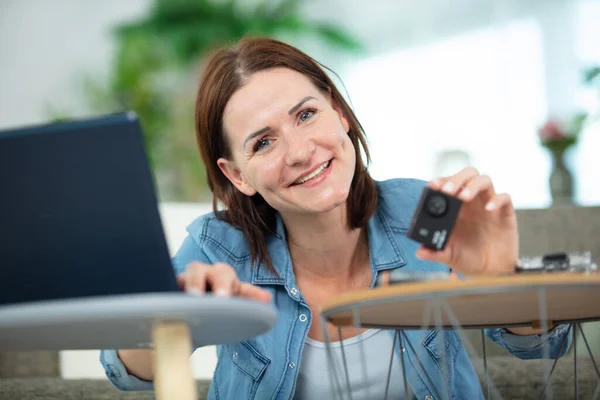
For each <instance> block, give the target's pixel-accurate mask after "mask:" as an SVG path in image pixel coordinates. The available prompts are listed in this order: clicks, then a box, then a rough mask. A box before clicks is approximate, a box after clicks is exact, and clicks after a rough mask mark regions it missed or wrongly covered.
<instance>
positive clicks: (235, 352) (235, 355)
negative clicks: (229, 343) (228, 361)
mask: <svg viewBox="0 0 600 400" xmlns="http://www.w3.org/2000/svg"><path fill="white" fill-rule="evenodd" d="M232 356H233V359H234V360H237V351H234V352H233V355H232Z"/></svg>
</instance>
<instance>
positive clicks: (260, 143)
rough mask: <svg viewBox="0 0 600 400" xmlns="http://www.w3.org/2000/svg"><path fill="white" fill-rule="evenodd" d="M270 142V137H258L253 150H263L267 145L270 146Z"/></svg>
mask: <svg viewBox="0 0 600 400" xmlns="http://www.w3.org/2000/svg"><path fill="white" fill-rule="evenodd" d="M269 144H271V140H270V139H267V138H262V139H258V140H257V141H256V143H255V144H254V147H252V150H253V151H254V152H255V153H256V152H257V151H261V150H264V149H265V148H267V146H269Z"/></svg>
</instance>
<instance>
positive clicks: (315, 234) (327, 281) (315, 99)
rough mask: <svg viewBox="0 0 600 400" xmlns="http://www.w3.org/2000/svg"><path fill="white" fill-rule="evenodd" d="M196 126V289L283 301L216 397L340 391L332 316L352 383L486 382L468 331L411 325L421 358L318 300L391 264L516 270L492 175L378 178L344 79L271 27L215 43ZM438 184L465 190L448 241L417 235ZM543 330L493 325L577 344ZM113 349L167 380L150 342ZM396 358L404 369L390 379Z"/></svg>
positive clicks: (147, 375) (183, 281)
mask: <svg viewBox="0 0 600 400" xmlns="http://www.w3.org/2000/svg"><path fill="white" fill-rule="evenodd" d="M196 137H197V141H198V147H199V150H200V154H201V156H202V160H203V161H204V163H205V166H206V170H207V175H208V183H209V186H210V189H211V190H212V192H213V195H214V197H213V208H214V212H213V213H210V214H207V215H204V216H200V217H199V218H197V219H196V220H195V221H193V222H192V223H191V225H190V226H189V227H188V232H189V236H188V237H187V238H186V239H185V241H184V242H183V244H182V246H181V248H180V249H179V251H178V252H177V254H176V255H175V257H174V258H173V264H174V268H175V270H176V272H177V273H178V274H179V275H178V277H179V279H178V281H179V284H180V286H181V287H182V288H184V289H185V290H186V291H188V292H189V293H193V294H203V293H205V291H206V289H207V288H208V287H210V289H211V291H212V292H213V293H214V294H215V295H220V296H241V297H246V298H248V299H252V300H256V301H262V302H270V303H271V304H272V305H273V306H274V307H276V308H277V310H278V315H279V317H278V321H277V323H276V325H275V326H274V327H273V329H272V330H271V331H269V332H268V333H266V334H264V335H261V336H259V337H257V338H255V339H253V340H249V341H244V342H242V343H231V344H227V345H219V346H217V348H218V351H217V354H218V364H217V367H216V370H215V375H214V379H213V381H212V384H211V388H210V392H209V398H210V399H217V398H220V399H242V398H243V399H266V398H269V399H271V398H286V399H290V398H294V399H298V400H303V399H313V398H317V399H320V398H330V396H331V393H332V392H331V391H332V389H333V388H332V386H331V383H332V382H331V381H330V380H329V379H327V377H328V376H329V372H330V371H329V370H328V365H327V364H326V363H325V362H323V360H324V359H325V351H326V350H325V346H324V345H323V342H324V339H325V332H326V333H327V334H328V335H329V337H332V338H337V340H335V339H334V342H336V343H338V344H339V348H342V346H343V348H345V349H347V351H346V353H347V357H348V360H355V361H356V362H350V363H348V367H349V368H348V370H347V372H346V373H347V374H348V376H349V377H350V379H348V383H349V386H348V388H347V389H348V390H349V391H350V392H351V398H354V399H363V398H369V399H377V398H383V397H384V395H385V394H387V396H388V397H389V398H395V399H397V398H407V397H405V393H408V392H412V393H413V394H414V395H416V396H417V398H432V397H431V393H438V392H439V389H440V388H445V392H444V396H442V397H444V398H446V397H448V398H460V399H475V398H481V397H482V391H481V387H480V384H479V380H478V378H477V375H476V374H475V372H474V370H473V367H472V365H471V362H470V360H469V357H468V355H467V353H466V351H465V349H464V348H463V346H462V343H461V341H460V338H459V336H458V334H457V333H456V332H454V331H444V332H438V331H436V330H424V331H414V332H410V333H407V334H406V338H407V344H408V346H406V347H404V344H403V347H404V349H403V350H402V352H403V353H404V351H406V355H407V356H408V357H406V359H407V360H408V362H407V363H406V364H400V360H399V357H396V358H394V359H393V360H395V361H394V362H393V365H390V364H389V363H390V353H392V352H399V348H398V347H397V346H394V341H393V340H394V339H393V331H392V332H387V331H382V330H378V329H367V330H364V329H363V330H357V329H354V328H344V329H340V330H338V328H336V327H334V326H333V325H331V324H326V325H325V326H322V325H321V320H320V319H319V313H320V310H321V306H322V305H323V304H324V302H326V301H328V300H330V299H331V298H332V297H333V296H339V295H342V294H343V293H347V292H349V291H354V290H359V289H368V288H370V287H372V286H373V284H374V283H375V282H376V280H377V277H378V275H379V274H381V273H382V271H385V270H392V269H397V268H402V271H406V272H407V273H414V272H421V273H422V272H428V273H429V272H433V273H438V274H439V273H449V271H450V268H452V269H453V270H454V271H455V272H457V273H462V274H465V275H469V274H473V275H481V274H487V275H497V274H506V273H510V272H511V271H513V270H514V265H515V262H516V260H517V257H518V239H517V238H518V234H517V224H516V218H515V212H514V209H513V207H512V203H511V200H510V197H509V196H508V195H507V194H498V193H496V192H495V190H494V186H493V184H492V181H491V179H490V178H489V177H487V176H482V175H480V174H479V173H478V172H477V170H475V169H474V168H466V169H464V170H462V171H460V172H459V173H457V174H455V175H452V176H448V177H441V178H439V179H437V180H434V181H432V182H428V183H427V182H421V181H418V180H415V179H406V178H399V179H391V180H388V181H384V182H376V181H374V180H373V179H372V178H371V176H370V175H369V172H368V170H367V165H368V162H369V161H370V160H369V151H368V148H367V146H366V137H365V133H364V131H363V129H362V127H361V125H360V123H359V122H358V119H357V118H356V116H355V115H354V113H353V111H352V110H351V109H350V107H349V106H348V104H347V103H346V102H345V101H344V99H343V97H342V96H341V95H340V93H339V91H338V90H337V88H336V87H335V85H334V84H333V82H332V81H331V80H330V79H329V77H328V76H327V74H326V73H325V72H324V71H323V69H322V68H321V67H320V66H319V64H318V63H317V62H315V61H314V60H313V59H312V58H310V57H309V56H308V55H306V54H304V53H302V52H301V51H299V50H298V49H295V48H294V47H292V46H289V45H287V44H285V43H282V42H279V41H276V40H272V39H264V38H247V39H243V40H241V41H240V42H239V43H237V44H236V45H235V46H234V47H233V48H223V49H218V50H217V51H215V53H213V55H212V57H211V58H210V59H209V62H208V63H207V65H206V68H205V71H204V74H203V76H202V78H201V81H200V87H199V90H198V96H197V103H196ZM406 145H409V143H407V144H406ZM363 154H364V155H365V159H364V160H363V157H362V155H363ZM426 185H429V186H430V187H431V188H434V189H437V190H443V191H444V192H446V193H447V194H449V195H453V196H458V197H460V199H461V200H462V206H461V211H460V213H459V216H458V218H457V221H456V224H455V227H454V230H453V234H452V236H451V237H450V239H449V240H448V242H447V245H446V248H445V249H444V250H443V251H438V252H434V251H430V250H427V249H425V248H423V247H419V245H418V244H417V243H416V242H413V241H411V240H409V239H408V238H407V237H406V231H407V229H408V225H409V224H410V220H411V216H412V214H413V212H414V210H415V208H416V206H417V202H418V199H419V197H420V195H421V193H422V191H423V189H424V188H425V186H426ZM517 333H518V335H517ZM535 333H536V332H534V331H533V330H531V329H529V328H523V329H522V330H520V331H518V332H516V331H514V330H508V329H502V328H496V329H490V330H488V331H487V334H488V336H489V337H490V338H491V339H492V340H493V341H495V342H496V343H498V344H500V345H501V346H503V347H505V348H506V349H508V350H509V351H510V352H512V353H513V354H516V355H518V357H521V358H539V357H542V352H541V351H540V348H541V347H542V345H543V344H545V343H547V344H548V345H549V348H550V351H549V354H550V356H551V357H553V358H555V357H558V356H560V355H562V354H564V353H566V352H567V350H568V346H562V347H561V344H562V343H564V342H563V338H565V337H566V338H568V337H569V336H568V335H569V331H568V329H566V327H564V326H560V325H559V326H557V327H555V328H554V329H553V331H552V333H551V334H549V335H545V336H542V337H540V336H538V335H536V334H535ZM403 340H404V339H403ZM411 342H412V343H413V344H411ZM440 344H442V346H443V347H440ZM356 345H358V347H357V346H356ZM361 349H366V350H367V351H366V352H365V353H362V352H361V351H360V350H361ZM364 354H366V356H364V357H363V355H364ZM102 360H103V363H105V364H107V365H110V370H111V371H117V372H118V373H113V374H111V376H110V377H109V378H110V379H111V381H112V382H113V383H114V384H115V385H116V386H117V387H119V388H121V389H124V390H136V389H149V388H152V382H151V381H152V379H153V371H152V368H151V365H152V354H151V352H150V351H147V350H118V351H114V350H106V351H103V358H102ZM388 365H389V370H390V371H392V372H393V375H394V376H395V377H396V378H395V379H394V380H392V382H391V384H390V385H389V386H388V383H387V382H386V375H385V371H384V370H383V368H382V366H384V367H385V366H388ZM364 371H367V373H366V374H364V373H363V372H364ZM423 371H425V373H426V374H427V375H428V376H429V377H432V379H433V381H432V380H431V379H429V380H425V379H424V378H423V376H422V374H423ZM403 372H406V375H407V380H406V381H404V380H403V379H401V377H402V375H403ZM426 382H428V383H426ZM432 385H435V386H432Z"/></svg>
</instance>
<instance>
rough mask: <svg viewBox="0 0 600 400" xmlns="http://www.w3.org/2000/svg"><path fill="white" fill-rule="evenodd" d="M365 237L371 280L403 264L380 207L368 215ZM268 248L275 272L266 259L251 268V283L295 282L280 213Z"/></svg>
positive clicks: (399, 250) (404, 262)
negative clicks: (380, 272)
mask: <svg viewBox="0 0 600 400" xmlns="http://www.w3.org/2000/svg"><path fill="white" fill-rule="evenodd" d="M367 237H368V240H369V253H370V258H371V269H372V270H373V282H375V279H376V276H377V272H379V271H383V270H387V269H394V268H398V267H402V266H404V265H405V264H406V257H405V256H404V253H403V251H402V248H401V247H400V244H399V243H398V241H397V240H396V238H395V237H394V231H393V230H392V228H391V227H390V225H389V224H388V222H387V219H386V218H385V215H384V214H383V213H382V212H381V210H380V209H378V210H377V211H376V212H375V213H374V214H373V216H371V218H370V219H369V221H368V223H367ZM267 249H268V251H269V254H270V255H271V261H272V262H273V266H274V269H275V272H273V271H272V270H271V269H270V268H269V267H268V266H267V264H266V263H264V262H261V263H259V264H258V265H255V266H254V268H253V273H252V283H253V284H255V285H286V286H289V287H292V286H294V285H295V281H294V273H293V270H292V259H291V256H290V252H289V249H288V246H287V240H286V234H285V226H284V224H283V219H282V218H281V216H280V215H279V213H277V214H276V224H275V234H272V235H269V236H268V237H267Z"/></svg>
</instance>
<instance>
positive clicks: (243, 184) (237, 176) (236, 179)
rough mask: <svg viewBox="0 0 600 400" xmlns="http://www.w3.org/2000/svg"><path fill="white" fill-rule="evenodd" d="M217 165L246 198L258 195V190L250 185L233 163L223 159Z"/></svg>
mask: <svg viewBox="0 0 600 400" xmlns="http://www.w3.org/2000/svg"><path fill="white" fill-rule="evenodd" d="M217 165H218V166H219V168H220V169H221V172H223V174H224V175H225V176H226V177H227V179H229V181H230V182H231V183H233V185H234V186H235V187H236V188H237V189H238V190H239V191H240V192H242V193H244V194H245V195H246V196H254V195H255V194H256V189H254V187H253V186H252V185H250V183H249V182H248V181H247V180H246V178H245V177H244V175H242V172H241V171H240V170H239V168H238V167H237V166H236V165H235V163H234V162H233V161H231V160H228V159H226V158H223V157H221V158H219V159H218V160H217Z"/></svg>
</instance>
